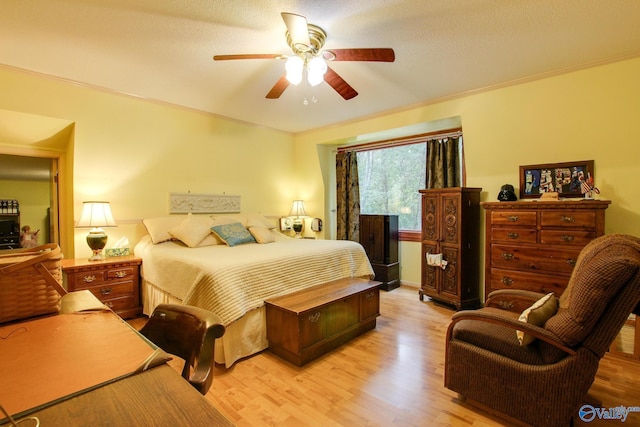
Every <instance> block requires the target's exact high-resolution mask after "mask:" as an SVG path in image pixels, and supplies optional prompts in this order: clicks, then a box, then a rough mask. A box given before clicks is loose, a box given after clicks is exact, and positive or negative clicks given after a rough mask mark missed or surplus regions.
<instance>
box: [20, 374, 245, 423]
mask: <svg viewBox="0 0 640 427" xmlns="http://www.w3.org/2000/svg"><path fill="white" fill-rule="evenodd" d="M29 416H36V417H38V418H39V419H40V425H41V426H79V425H95V426H100V425H119V426H153V427H161V426H167V427H168V426H171V427H175V426H181V425H190V426H212V427H213V426H233V423H231V421H229V420H228V419H227V418H225V417H224V416H223V415H222V414H221V413H220V412H218V410H217V409H216V408H214V407H213V406H212V405H211V403H209V401H207V399H206V398H205V397H204V396H202V395H201V394H200V393H198V392H197V391H196V390H195V389H194V388H193V387H192V386H191V385H190V384H189V383H188V382H187V381H186V380H184V379H183V378H182V377H181V376H180V374H178V373H177V372H176V371H175V370H173V368H171V367H170V366H169V365H161V366H157V367H155V368H152V369H150V370H148V371H145V372H142V373H140V374H136V375H132V376H130V377H127V378H124V379H122V380H120V381H116V382H114V383H111V384H108V385H106V386H103V387H100V388H97V389H95V390H92V391H90V392H88V393H84V394H81V395H79V396H76V397H73V398H71V399H68V400H65V401H63V402H61V403H58V404H56V405H53V406H50V407H48V408H45V409H42V410H40V411H38V412H35V413H33V414H30V415H29Z"/></svg>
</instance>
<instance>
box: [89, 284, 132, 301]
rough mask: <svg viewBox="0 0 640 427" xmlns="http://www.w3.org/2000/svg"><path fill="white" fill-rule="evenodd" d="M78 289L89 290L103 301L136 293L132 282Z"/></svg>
mask: <svg viewBox="0 0 640 427" xmlns="http://www.w3.org/2000/svg"><path fill="white" fill-rule="evenodd" d="M78 289H79V290H80V289H89V290H90V291H91V293H93V294H94V295H95V296H97V297H98V299H100V300H102V301H105V300H107V299H110V298H118V297H122V296H126V295H132V294H133V292H134V289H133V281H132V280H129V281H125V282H119V283H101V284H97V285H94V286H87V287H82V286H79V287H78Z"/></svg>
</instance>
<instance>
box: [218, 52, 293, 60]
mask: <svg viewBox="0 0 640 427" xmlns="http://www.w3.org/2000/svg"><path fill="white" fill-rule="evenodd" d="M284 57H285V55H282V54H281V53H249V54H238V55H215V56H214V57H213V60H214V61H226V60H229V59H281V58H284Z"/></svg>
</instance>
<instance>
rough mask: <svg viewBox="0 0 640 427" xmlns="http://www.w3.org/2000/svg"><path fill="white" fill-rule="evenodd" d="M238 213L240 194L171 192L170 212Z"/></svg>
mask: <svg viewBox="0 0 640 427" xmlns="http://www.w3.org/2000/svg"><path fill="white" fill-rule="evenodd" d="M189 212H191V213H238V212H240V196H230V195H226V194H191V193H170V195H169V213H172V214H184V213H189Z"/></svg>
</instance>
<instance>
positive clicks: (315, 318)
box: [309, 311, 320, 323]
mask: <svg viewBox="0 0 640 427" xmlns="http://www.w3.org/2000/svg"><path fill="white" fill-rule="evenodd" d="M318 320H320V312H319V311H318V312H317V313H314V314H310V315H309V322H311V323H316V322H317V321H318Z"/></svg>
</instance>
